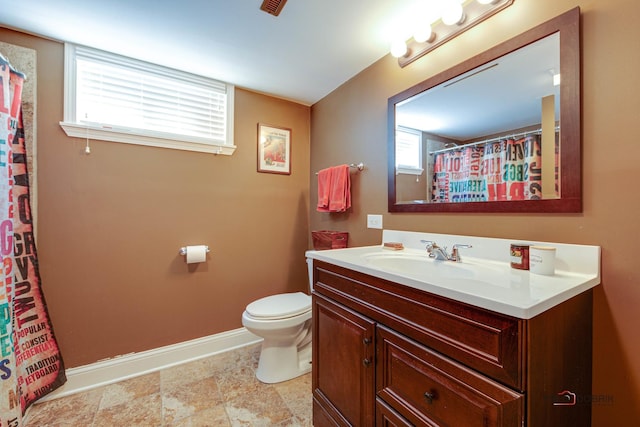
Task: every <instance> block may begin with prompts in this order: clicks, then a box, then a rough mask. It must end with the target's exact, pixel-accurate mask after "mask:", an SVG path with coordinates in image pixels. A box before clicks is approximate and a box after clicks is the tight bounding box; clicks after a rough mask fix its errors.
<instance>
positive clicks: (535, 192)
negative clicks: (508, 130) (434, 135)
mask: <svg viewBox="0 0 640 427" xmlns="http://www.w3.org/2000/svg"><path fill="white" fill-rule="evenodd" d="M540 150H541V146H540V137H539V135H528V136H526V137H523V138H520V139H517V140H516V139H504V140H501V141H496V142H492V143H487V144H481V145H476V146H469V147H464V146H463V147H461V148H459V149H455V150H448V151H446V152H443V153H437V154H436V155H435V158H434V169H433V170H434V176H433V193H432V199H431V200H432V202H435V203H457V202H458V203H459V202H493V201H507V200H537V199H540V198H541V188H542V183H541V179H542V176H541V171H542V169H541V160H542V159H541V152H540ZM556 165H557V161H556ZM556 167H557V166H556ZM556 180H557V179H556Z"/></svg>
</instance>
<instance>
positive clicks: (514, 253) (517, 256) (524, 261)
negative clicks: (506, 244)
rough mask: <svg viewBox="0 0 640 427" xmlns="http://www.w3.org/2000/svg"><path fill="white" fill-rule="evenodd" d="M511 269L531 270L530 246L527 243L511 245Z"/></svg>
mask: <svg viewBox="0 0 640 427" xmlns="http://www.w3.org/2000/svg"><path fill="white" fill-rule="evenodd" d="M511 268H517V269H518V270H528V269H529V245H527V244H525V243H512V244H511Z"/></svg>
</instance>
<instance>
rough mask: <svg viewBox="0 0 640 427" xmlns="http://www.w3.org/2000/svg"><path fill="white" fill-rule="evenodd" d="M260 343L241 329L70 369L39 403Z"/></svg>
mask: <svg viewBox="0 0 640 427" xmlns="http://www.w3.org/2000/svg"><path fill="white" fill-rule="evenodd" d="M260 341H262V338H260V337H258V336H256V335H254V334H252V333H251V332H249V331H247V329H246V328H239V329H234V330H231V331H227V332H222V333H219V334H215V335H210V336H208V337H203V338H198V339H195V340H191V341H185V342H182V343H178V344H173V345H168V346H165V347H160V348H156V349H153V350H148V351H143V352H140V353H132V354H127V355H124V356H118V357H115V358H113V359H108V360H104V361H100V362H96V363H92V364H90V365H85V366H79V367H77V368H70V369H67V370H66V371H65V373H66V375H67V382H66V383H65V384H64V385H63V386H62V387H60V388H58V389H57V390H55V391H53V392H51V393H49V394H48V395H47V396H45V397H43V398H42V399H40V401H41V402H44V401H47V400H53V399H58V398H60V397H64V396H69V395H71V394H74V393H79V392H82V391H86V390H90V389H92V388H96V387H100V386H104V385H107V384H112V383H115V382H118V381H122V380H126V379H129V378H133V377H137V376H139V375H144V374H148V373H150V372H155V371H159V370H160V369H164V368H168V367H171V366H175V365H179V364H181V363H186V362H191V361H193V360H197V359H201V358H203V357H207V356H212V355H214V354H217V353H222V352H225V351H229V350H233V349H235V348H239V347H244V346H247V345H250V344H254V343H258V342H260ZM63 357H64V355H63Z"/></svg>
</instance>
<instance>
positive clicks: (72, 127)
mask: <svg viewBox="0 0 640 427" xmlns="http://www.w3.org/2000/svg"><path fill="white" fill-rule="evenodd" d="M60 126H61V127H62V129H63V130H64V131H65V133H66V134H67V136H71V137H75V138H83V139H86V138H88V139H94V140H101V141H111V142H121V143H124V144H136V145H146V146H150V147H161V148H170V149H174V150H186V151H197V152H201V153H211V154H223V155H227V156H230V155H232V154H233V153H234V152H235V150H236V146H235V145H223V144H211V143H207V142H204V141H203V142H197V138H193V140H192V141H178V140H175V139H169V138H167V137H166V136H155V135H151V134H149V135H140V134H138V133H135V132H130V131H127V130H124V129H118V130H116V129H112V128H100V127H95V126H87V125H80V124H77V123H70V122H60Z"/></svg>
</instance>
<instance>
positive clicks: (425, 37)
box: [413, 24, 433, 43]
mask: <svg viewBox="0 0 640 427" xmlns="http://www.w3.org/2000/svg"><path fill="white" fill-rule="evenodd" d="M413 39H414V40H415V41H417V42H418V43H424V42H427V41H431V40H432V39H433V31H432V30H431V25H429V24H427V25H424V26H420V27H419V28H418V29H417V30H416V32H415V33H414V34H413Z"/></svg>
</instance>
